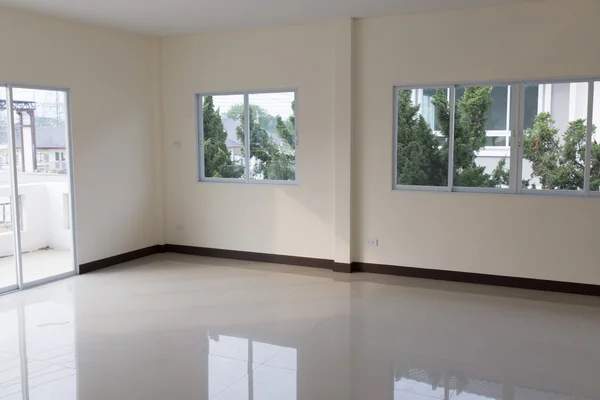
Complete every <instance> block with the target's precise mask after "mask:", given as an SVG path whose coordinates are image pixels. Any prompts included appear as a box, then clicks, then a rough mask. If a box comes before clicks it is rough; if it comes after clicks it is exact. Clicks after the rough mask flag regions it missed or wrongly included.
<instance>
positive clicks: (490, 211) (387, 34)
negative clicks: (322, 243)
mask: <svg viewBox="0 0 600 400" xmlns="http://www.w3.org/2000/svg"><path fill="white" fill-rule="evenodd" d="M599 15H600V3H598V2H597V1H594V0H570V1H563V0H549V1H545V2H533V3H529V4H521V5H508V6H497V7H489V8H477V9H469V10H462V11H453V12H444V13H439V14H426V15H406V16H399V17H389V18H381V19H367V20H361V21H357V22H356V27H355V28H356V29H355V45H356V47H355V52H356V58H355V61H356V62H355V64H354V83H355V88H354V89H355V91H354V93H355V98H354V99H355V108H354V111H355V112H354V117H355V118H354V139H355V142H356V146H355V152H354V155H355V158H354V163H355V164H354V165H355V172H356V175H355V181H354V183H355V191H354V195H355V197H354V203H353V209H354V217H355V226H356V229H355V230H354V231H353V233H354V240H355V242H354V244H355V255H356V257H355V258H356V260H359V261H365V262H371V263H383V264H394V265H404V266H415V267H422V268H435V269H445V270H455V271H468V272H479V273H488V274H497V275H509V276H520V277H531V278H540V279H552V280H564V281H573V282H582V283H594V284H600V264H599V262H598V250H597V247H596V245H595V237H596V236H597V235H598V233H600V229H599V228H598V227H599V226H600V200H598V199H568V198H558V197H552V198H541V197H527V196H518V197H517V196H506V195H475V194H472V195H471V194H437V193H418V192H393V191H392V190H391V185H392V180H393V178H392V172H393V171H392V148H391V140H392V136H391V135H392V118H393V106H392V97H393V96H392V87H393V86H394V85H399V84H426V83H439V82H463V81H478V80H486V79H487V80H505V79H524V78H551V77H557V78H559V77H576V76H600V52H598V51H597V48H598V43H597V42H598V38H600V25H599V24H598V16H599ZM371 237H373V238H379V240H380V246H379V247H367V246H366V244H365V242H366V240H367V238H371Z"/></svg>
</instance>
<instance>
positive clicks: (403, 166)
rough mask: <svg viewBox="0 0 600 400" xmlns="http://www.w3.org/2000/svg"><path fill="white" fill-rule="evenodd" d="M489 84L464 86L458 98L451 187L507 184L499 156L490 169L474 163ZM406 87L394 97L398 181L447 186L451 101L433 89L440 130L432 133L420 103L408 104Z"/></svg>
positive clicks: (482, 132) (481, 137)
mask: <svg viewBox="0 0 600 400" xmlns="http://www.w3.org/2000/svg"><path fill="white" fill-rule="evenodd" d="M491 91H492V88H491V87H489V86H482V87H469V88H466V89H465V93H464V95H463V96H462V97H461V98H460V99H458V100H457V107H456V113H455V133H454V185H455V186H467V187H499V186H501V185H507V184H508V178H509V172H508V170H506V160H505V159H502V160H500V162H499V163H498V166H497V167H496V169H495V170H494V171H493V173H492V174H491V175H490V174H487V173H486V172H485V167H481V166H478V165H477V164H476V162H475V159H476V158H477V154H478V152H479V151H480V150H481V148H483V147H484V146H485V141H486V130H485V125H486V122H487V115H488V110H489V108H490V107H491V105H492V99H491ZM411 95H412V93H411V91H410V90H401V91H400V93H399V95H398V164H397V172H398V184H402V185H426V186H446V185H447V184H448V153H449V149H448V144H449V137H450V104H449V102H448V99H447V95H446V90H443V89H438V90H437V91H436V93H435V95H434V98H433V105H434V106H435V110H436V119H437V123H438V125H439V128H440V132H439V133H438V134H436V133H434V132H433V130H432V129H431V127H430V126H429V124H427V122H426V121H425V119H424V118H423V116H421V115H419V108H420V107H419V106H418V105H413V104H412V100H411Z"/></svg>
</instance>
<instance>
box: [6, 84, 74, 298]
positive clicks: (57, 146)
mask: <svg viewBox="0 0 600 400" xmlns="http://www.w3.org/2000/svg"><path fill="white" fill-rule="evenodd" d="M2 90H4V92H3V91H2ZM3 94H4V97H2V95H3ZM2 98H4V102H3V103H0V112H1V113H3V115H2V116H0V151H1V153H0V163H1V169H0V185H1V186H0V292H2V291H7V290H14V289H16V288H25V287H29V286H34V285H37V284H41V283H45V282H48V281H52V280H55V279H60V278H62V277H67V276H71V275H73V274H75V271H76V265H77V264H76V255H75V245H74V243H75V235H74V232H73V207H72V195H71V193H72V179H71V163H70V159H71V157H70V154H71V146H70V134H69V107H68V93H67V92H66V91H64V90H51V89H45V88H34V87H16V86H15V87H13V86H11V85H7V86H5V87H3V88H0V99H2ZM1 104H4V107H2V105H1ZM5 215H6V216H5ZM5 242H6V243H5ZM15 254H16V255H17V257H14V255H15Z"/></svg>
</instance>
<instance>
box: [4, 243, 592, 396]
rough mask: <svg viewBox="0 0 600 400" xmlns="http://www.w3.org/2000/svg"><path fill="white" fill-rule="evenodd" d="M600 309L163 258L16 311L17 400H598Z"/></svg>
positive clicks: (7, 370)
mask: <svg viewBox="0 0 600 400" xmlns="http://www.w3.org/2000/svg"><path fill="white" fill-rule="evenodd" d="M599 377H600V299H597V298H588V297H578V296H568V295H557V294H546V293H539V292H529V291H522V290H511V289H502V288H490V287H482V286H476V285H466V284H465V285H463V284H454V283H446V282H430V281H423V280H417V279H405V278H398V277H388V276H377V275H369V274H355V275H344V274H335V273H333V272H330V271H324V270H316V269H309V268H300V267H288V266H278V265H268V264H260V263H247V262H240V261H230V260H216V259H206V258H196V257H188V256H179V255H170V254H163V255H158V256H154V257H150V258H146V259H142V260H138V261H136V262H133V263H129V264H124V265H122V266H118V267H114V268H110V269H106V270H103V271H98V272H96V273H92V274H88V275H84V276H79V277H75V278H71V279H68V280H64V281H61V282H57V283H53V284H50V285H47V286H43V287H40V288H36V289H32V290H28V291H24V292H20V293H15V294H10V295H6V296H3V297H0V398H1V399H10V400H16V399H22V398H29V399H52V400H54V399H60V400H63V399H65V400H70V399H83V400H95V399H102V400H105V399H111V400H112V399H128V400H129V399H144V400H154V399H169V400H171V399H175V400H178V399H181V400H188V399H189V400H191V399H215V400H231V399H236V400H238V399H239V400H251V399H253V400H265V399H274V400H296V399H297V400H304V399H307V400H338V399H339V400H342V399H343V400H348V399H356V400H379V399H387V400H431V399H453V400H485V399H496V400H509V399H510V400H563V399H564V400H566V399H577V400H583V399H585V400H596V399H600V383H599Z"/></svg>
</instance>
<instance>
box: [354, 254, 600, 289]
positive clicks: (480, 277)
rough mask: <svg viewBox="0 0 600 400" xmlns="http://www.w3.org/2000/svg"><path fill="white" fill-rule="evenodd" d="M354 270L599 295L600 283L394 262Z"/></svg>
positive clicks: (355, 267) (358, 266) (356, 264)
mask: <svg viewBox="0 0 600 400" xmlns="http://www.w3.org/2000/svg"><path fill="white" fill-rule="evenodd" d="M352 272H370V273H374V274H384V275H396V276H405V277H410V278H421V279H433V280H440V281H450V282H461V283H475V284H479V285H489V286H503V287H510V288H518V289H529V290H542V291H545V292H558V293H568V294H582V295H587V296H600V286H598V285H589V284H585V283H573V282H560V281H548V280H543V279H531V278H517V277H512V276H500V275H488V274H477V273H472V272H458V271H444V270H439V269H426V268H413V267H399V266H394V265H382V264H369V263H362V262H354V263H352Z"/></svg>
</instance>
